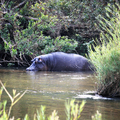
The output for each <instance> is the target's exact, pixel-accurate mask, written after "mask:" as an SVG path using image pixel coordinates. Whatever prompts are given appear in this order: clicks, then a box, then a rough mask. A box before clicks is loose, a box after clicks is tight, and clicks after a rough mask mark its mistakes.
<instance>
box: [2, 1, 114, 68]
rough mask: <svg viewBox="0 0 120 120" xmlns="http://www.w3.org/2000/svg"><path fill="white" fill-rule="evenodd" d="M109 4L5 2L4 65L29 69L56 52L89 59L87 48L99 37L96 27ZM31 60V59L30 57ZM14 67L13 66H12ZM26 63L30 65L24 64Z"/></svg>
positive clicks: (3, 10)
mask: <svg viewBox="0 0 120 120" xmlns="http://www.w3.org/2000/svg"><path fill="white" fill-rule="evenodd" d="M107 3H111V5H112V4H115V3H116V2H115V1H112V0H110V1H109V0H108V1H103V2H101V1H99V0H85V1H84V0H83V1H79V0H72V1H71V0H42V1H39V0H35V1H33V0H29V1H27V0H19V1H16V2H15V1H12V0H11V1H6V0H4V1H1V4H0V33H1V34H0V41H3V42H2V43H0V44H1V46H0V50H2V51H0V52H1V53H3V55H2V57H1V58H0V60H1V61H3V62H4V61H6V60H8V61H14V62H16V64H17V63H18V65H23V66H24V65H26V64H27V65H28V64H29V61H30V59H31V58H33V57H34V56H36V55H40V54H46V53H49V52H54V51H63V52H76V53H79V54H82V55H85V54H86V53H87V52H88V50H87V44H89V43H90V41H91V40H92V38H96V37H99V33H100V31H99V29H98V28H97V27H96V26H95V25H94V23H96V22H97V20H96V17H97V16H98V15H99V14H105V12H106V11H105V9H104V8H105V6H106V5H107ZM28 56H29V57H28ZM12 63H13V62H12ZM23 63H26V64H23Z"/></svg>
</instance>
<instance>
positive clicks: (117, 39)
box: [89, 5, 120, 97]
mask: <svg viewBox="0 0 120 120" xmlns="http://www.w3.org/2000/svg"><path fill="white" fill-rule="evenodd" d="M119 9H120V6H119V5H118V6H117V8H116V7H115V6H110V5H109V6H108V7H107V8H106V10H107V11H108V12H107V13H106V18H104V17H102V16H101V17H100V18H99V19H98V20H99V21H100V22H99V23H100V25H101V26H102V29H103V30H104V32H102V35H101V41H100V42H101V43H100V44H99V45H97V46H94V50H95V51H93V50H90V52H89V56H90V59H91V62H92V63H93V65H94V66H95V69H96V75H97V83H98V91H97V93H98V94H100V95H103V96H107V97H115V96H120V86H119V85H120V22H119V21H120V13H119V11H118V10H119Z"/></svg>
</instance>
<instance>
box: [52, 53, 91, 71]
mask: <svg viewBox="0 0 120 120" xmlns="http://www.w3.org/2000/svg"><path fill="white" fill-rule="evenodd" d="M51 54H52V56H53V59H52V60H53V61H52V62H54V64H53V66H52V69H51V70H53V71H83V70H90V64H89V62H88V60H87V59H86V58H85V57H83V56H81V55H78V54H72V53H70V54H69V53H63V52H55V53H51Z"/></svg>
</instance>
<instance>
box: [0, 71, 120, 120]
mask: <svg viewBox="0 0 120 120" xmlns="http://www.w3.org/2000/svg"><path fill="white" fill-rule="evenodd" d="M0 79H1V80H2V82H4V83H5V82H6V87H7V89H8V90H9V91H10V93H12V89H13V88H14V89H17V91H18V92H23V91H24V90H26V89H27V90H28V92H27V93H26V94H25V96H24V97H23V98H22V99H21V100H20V101H19V102H18V103H17V104H16V105H15V106H14V108H13V111H12V115H13V116H15V118H18V117H20V118H23V117H24V116H25V114H26V113H28V114H29V116H30V119H32V118H33V114H34V113H35V112H36V109H39V108H40V106H41V105H45V106H46V114H47V115H50V114H51V112H52V111H53V110H54V109H56V110H57V111H58V115H59V116H60V119H61V120H65V118H66V116H65V107H64V103H65V100H67V99H72V98H75V99H76V100H77V101H82V100H83V99H86V100H87V103H86V105H85V108H84V110H83V112H82V116H81V120H91V116H92V115H93V114H94V113H95V112H96V110H99V111H100V112H101V113H102V115H103V118H104V119H103V120H105V119H107V120H113V119H116V120H117V119H118V117H119V112H120V102H119V100H117V99H105V98H102V97H100V96H95V95H94V91H95V80H94V77H93V75H92V73H86V72H85V73H84V72H48V71H44V72H42V71H41V72H32V71H25V70H19V69H18V70H16V69H0ZM3 99H8V97H7V95H6V94H5V92H4V94H3ZM8 104H10V101H9V99H8Z"/></svg>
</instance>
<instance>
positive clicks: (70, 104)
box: [0, 81, 102, 120]
mask: <svg viewBox="0 0 120 120" xmlns="http://www.w3.org/2000/svg"><path fill="white" fill-rule="evenodd" d="M0 84H1V85H2V87H1V89H0V120H15V118H14V116H13V117H12V118H10V117H11V110H12V108H13V106H14V105H15V104H16V103H17V102H18V101H19V100H20V99H21V98H22V97H23V95H24V94H25V93H26V91H25V92H23V94H21V95H20V93H18V94H16V90H13V96H11V95H10V93H9V92H8V91H7V89H6V88H5V86H4V85H3V83H2V82H1V81H0ZM3 89H4V90H5V92H6V93H7V95H8V96H9V98H10V100H11V105H10V108H9V110H8V113H7V112H6V105H7V101H3V102H1V95H2V92H3ZM85 103H86V101H85V100H83V101H82V103H81V104H80V105H79V103H76V101H75V100H70V101H69V100H68V101H66V102H65V108H66V116H67V117H66V120H78V119H79V118H80V116H81V112H82V111H83V108H84V106H85ZM45 108H46V107H45V106H42V105H41V107H40V110H37V112H36V114H34V115H33V120H46V118H47V119H48V120H59V116H58V115H57V111H56V110H54V111H53V112H52V114H51V115H50V116H49V117H46V115H45ZM101 118H102V116H101V114H100V113H99V112H97V113H96V114H95V116H92V120H101ZM16 120H20V118H18V119H16ZM24 120H30V119H29V116H28V115H27V114H26V115H25V117H24Z"/></svg>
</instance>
